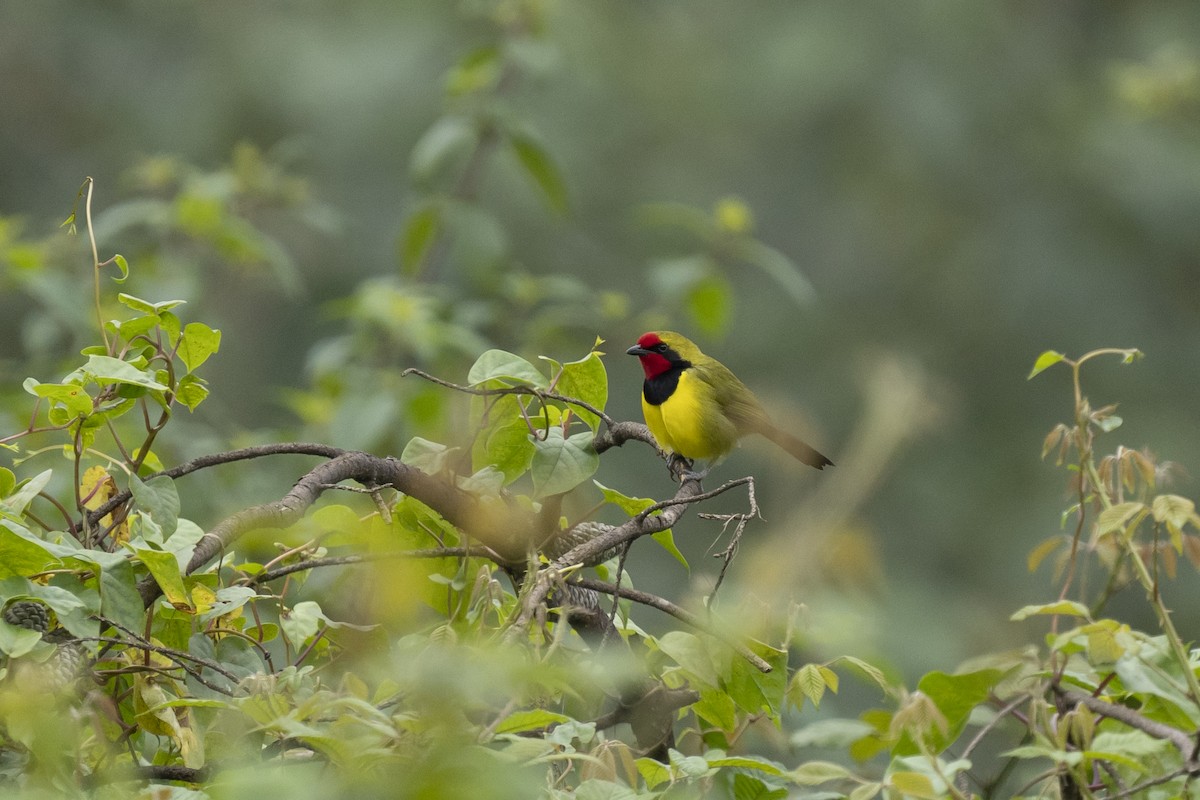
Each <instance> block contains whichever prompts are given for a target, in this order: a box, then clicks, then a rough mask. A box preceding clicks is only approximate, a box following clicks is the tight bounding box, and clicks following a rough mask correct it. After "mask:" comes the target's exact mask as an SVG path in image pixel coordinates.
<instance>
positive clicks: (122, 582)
mask: <svg viewBox="0 0 1200 800" xmlns="http://www.w3.org/2000/svg"><path fill="white" fill-rule="evenodd" d="M99 572H100V580H99V584H100V586H99V589H100V613H102V614H103V615H104V616H105V617H107V618H108V619H111V620H113V621H114V622H119V623H120V624H122V625H124V626H125V627H126V628H132V629H134V630H136V629H137V627H138V626H139V625H143V624H145V621H146V608H145V605H144V604H143V603H142V596H141V595H140V594H138V591H137V588H136V577H135V575H134V572H133V567H132V566H130V564H129V563H128V562H126V561H122V562H121V563H120V564H114V565H110V566H108V567H105V568H103V569H101V570H100V571H99Z"/></svg>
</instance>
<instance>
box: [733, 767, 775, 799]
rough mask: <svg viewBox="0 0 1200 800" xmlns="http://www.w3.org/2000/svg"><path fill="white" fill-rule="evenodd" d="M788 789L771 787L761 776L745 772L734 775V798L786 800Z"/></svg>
mask: <svg viewBox="0 0 1200 800" xmlns="http://www.w3.org/2000/svg"><path fill="white" fill-rule="evenodd" d="M787 796H788V790H787V789H784V788H782V787H779V788H771V787H770V786H767V784H766V782H764V781H763V780H762V779H761V778H757V777H755V776H753V775H747V774H746V773H744V772H739V773H735V774H734V776H733V800H785V798H787Z"/></svg>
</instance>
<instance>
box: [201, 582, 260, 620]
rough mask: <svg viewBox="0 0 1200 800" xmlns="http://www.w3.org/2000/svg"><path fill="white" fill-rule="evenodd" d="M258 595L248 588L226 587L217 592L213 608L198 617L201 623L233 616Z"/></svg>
mask: <svg viewBox="0 0 1200 800" xmlns="http://www.w3.org/2000/svg"><path fill="white" fill-rule="evenodd" d="M257 595H258V593H257V592H255V591H254V590H253V589H251V588H250V587H248V586H225V587H223V588H221V589H218V590H217V599H216V602H214V603H213V604H212V605H211V606H209V607H208V608H207V609H205V610H204V611H201V612H200V613H199V614H198V615H197V616H196V621H197V622H200V623H204V622H208V621H209V620H213V619H216V618H217V617H223V616H225V615H226V614H232V613H233V612H235V611H237V610H238V609H239V608H242V607H243V606H245V605H246V603H249V602H250V601H251V600H253V599H254V598H255V597H256V596H257Z"/></svg>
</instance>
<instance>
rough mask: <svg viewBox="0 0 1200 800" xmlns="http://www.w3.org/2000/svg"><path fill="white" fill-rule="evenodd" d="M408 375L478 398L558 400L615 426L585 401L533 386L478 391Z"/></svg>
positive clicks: (421, 375) (416, 372)
mask: <svg viewBox="0 0 1200 800" xmlns="http://www.w3.org/2000/svg"><path fill="white" fill-rule="evenodd" d="M407 375H416V376H417V377H418V378H424V379H425V380H427V381H429V382H430V383H436V384H437V385H438V386H445V387H446V388H447V389H453V390H455V391H456V392H463V393H464V394H472V395H476V396H478V397H493V396H496V395H506V394H516V395H524V396H526V397H537V398H544V399H547V400H557V401H558V402H560V403H567V404H569V405H573V406H579V407H580V408H582V409H583V410H585V411H590V412H591V413H593V414H595V415H596V416H597V417H599V418H600V419H602V420H604V424H605V425H607V426H609V427H612V426H613V424H614V421H613V418H612V417H610V416H609V415H608V414H605V413H604V412H603V411H601V410H600V409H598V408H596V407H595V406H594V405H592V404H591V403H587V402H584V401H583V400H579V399H578V398H575V397H568V396H567V395H565V394H559V393H558V392H550V391H546V390H543V389H538V388H536V387H533V386H508V387H504V388H500V389H477V388H475V387H474V386H463V385H461V384H458V383H452V382H450V381H447V380H443V379H442V378H438V377H436V376H434V375H430V374H429V373H428V372H422V371H421V370H419V369H417V368H416V367H409V368H408V369H406V370H404V372H401V373H400V377H402V378H403V377H405V376H407Z"/></svg>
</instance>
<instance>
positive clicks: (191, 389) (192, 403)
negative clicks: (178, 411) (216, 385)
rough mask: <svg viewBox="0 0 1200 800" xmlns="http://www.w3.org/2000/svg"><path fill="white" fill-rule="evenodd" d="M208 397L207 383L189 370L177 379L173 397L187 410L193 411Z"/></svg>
mask: <svg viewBox="0 0 1200 800" xmlns="http://www.w3.org/2000/svg"><path fill="white" fill-rule="evenodd" d="M207 397H208V385H207V384H206V383H205V381H204V379H203V378H198V377H196V376H195V375H193V374H191V373H190V372H189V373H188V374H187V375H184V376H183V377H182V378H180V379H179V383H178V384H177V385H176V386H175V399H176V400H178V401H179V402H180V403H182V404H183V405H184V406H185V407H186V408H187V410H188V411H195V410H196V406H198V405H200V404H201V403H203V402H204V401H205V399H206V398H207Z"/></svg>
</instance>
